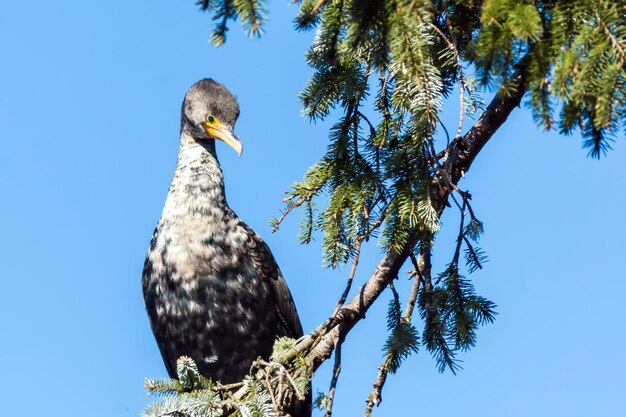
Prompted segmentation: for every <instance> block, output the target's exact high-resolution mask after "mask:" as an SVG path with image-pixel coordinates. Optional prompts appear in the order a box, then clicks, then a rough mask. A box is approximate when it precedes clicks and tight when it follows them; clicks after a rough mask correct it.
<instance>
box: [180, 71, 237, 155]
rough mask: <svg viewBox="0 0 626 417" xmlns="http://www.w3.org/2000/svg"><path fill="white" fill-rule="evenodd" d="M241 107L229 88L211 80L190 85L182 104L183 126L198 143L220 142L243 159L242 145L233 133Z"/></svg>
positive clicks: (207, 79)
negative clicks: (206, 141)
mask: <svg viewBox="0 0 626 417" xmlns="http://www.w3.org/2000/svg"><path fill="white" fill-rule="evenodd" d="M238 117H239V104H237V100H236V99H235V96H233V95H232V93H231V92H230V91H228V89H226V87H224V86H223V85H222V84H220V83H218V82H217V81H214V80H212V79H211V78H205V79H203V80H200V81H198V82H197V83H195V84H194V85H192V86H191V88H190V89H189V91H188V92H187V95H185V101H184V102H183V109H182V118H183V125H184V126H186V128H187V129H188V130H189V132H190V133H191V136H192V137H193V138H194V140H196V141H204V140H214V139H218V140H221V141H223V142H226V144H228V146H230V147H231V148H233V149H234V150H235V152H237V155H240V156H241V152H243V145H242V144H241V140H239V138H238V137H237V135H236V134H235V132H234V128H235V122H237V118H238Z"/></svg>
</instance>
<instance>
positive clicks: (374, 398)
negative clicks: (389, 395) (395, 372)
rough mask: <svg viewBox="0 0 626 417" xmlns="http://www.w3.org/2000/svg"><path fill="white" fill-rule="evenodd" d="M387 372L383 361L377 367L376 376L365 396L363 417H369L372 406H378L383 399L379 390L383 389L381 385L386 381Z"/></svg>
mask: <svg viewBox="0 0 626 417" xmlns="http://www.w3.org/2000/svg"><path fill="white" fill-rule="evenodd" d="M387 374H388V371H387V366H386V365H385V364H384V363H383V364H381V365H380V366H379V367H378V376H377V377H376V381H374V384H373V389H372V391H371V392H370V393H369V395H368V396H367V401H366V403H367V406H366V407H365V413H364V414H363V416H364V417H370V416H371V415H372V409H373V408H374V406H378V405H379V404H380V403H381V402H382V401H383V397H382V395H381V392H382V390H383V386H384V385H385V381H387Z"/></svg>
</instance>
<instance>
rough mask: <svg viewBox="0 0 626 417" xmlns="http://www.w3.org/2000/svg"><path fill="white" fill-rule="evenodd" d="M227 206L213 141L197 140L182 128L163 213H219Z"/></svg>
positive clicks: (204, 215) (181, 216)
mask: <svg viewBox="0 0 626 417" xmlns="http://www.w3.org/2000/svg"><path fill="white" fill-rule="evenodd" d="M226 210H227V203H226V197H225V193H224V179H223V176H222V169H221V168H220V164H219V162H218V160H217V155H216V154H215V141H214V140H202V141H196V140H195V139H194V138H193V137H192V136H191V134H190V133H189V132H188V131H187V130H186V129H183V130H182V132H181V137H180V148H179V151H178V161H177V163H176V171H175V172H174V178H173V179H172V184H171V185H170V190H169V193H168V195H167V200H166V203H165V207H164V211H163V215H164V216H173V217H180V218H188V217H189V215H194V216H202V217H213V218H216V217H221V216H223V214H224V212H225V211H226Z"/></svg>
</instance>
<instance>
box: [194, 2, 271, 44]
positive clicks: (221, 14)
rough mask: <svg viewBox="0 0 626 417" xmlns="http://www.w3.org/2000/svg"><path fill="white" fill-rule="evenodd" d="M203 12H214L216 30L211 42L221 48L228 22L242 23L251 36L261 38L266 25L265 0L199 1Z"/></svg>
mask: <svg viewBox="0 0 626 417" xmlns="http://www.w3.org/2000/svg"><path fill="white" fill-rule="evenodd" d="M196 4H197V5H199V6H200V8H201V10H203V11H207V12H212V14H213V21H214V22H215V29H214V30H213V34H212V36H211V42H212V43H213V44H214V45H216V46H221V45H223V44H224V42H226V33H227V32H228V21H229V20H237V19H239V21H240V22H241V24H242V25H243V27H244V29H245V30H246V33H248V35H249V36H260V35H261V34H262V33H263V25H264V24H265V15H266V14H267V12H266V8H265V0H198V1H197V2H196Z"/></svg>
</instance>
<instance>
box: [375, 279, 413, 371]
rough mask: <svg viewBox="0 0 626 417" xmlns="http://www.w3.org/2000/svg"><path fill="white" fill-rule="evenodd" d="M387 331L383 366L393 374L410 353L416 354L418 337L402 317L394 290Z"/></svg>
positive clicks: (388, 311)
mask: <svg viewBox="0 0 626 417" xmlns="http://www.w3.org/2000/svg"><path fill="white" fill-rule="evenodd" d="M387 329H388V330H389V336H388V337H387V341H386V342H385V346H384V347H383V351H384V352H385V359H384V362H383V363H384V365H385V367H386V368H387V370H388V371H389V372H390V373H392V374H393V373H395V372H396V371H397V370H398V368H400V365H401V364H402V362H403V361H404V360H405V359H406V358H408V357H409V356H410V355H411V354H412V353H417V351H418V348H419V336H418V332H417V329H416V328H415V326H413V324H412V323H411V322H410V321H409V320H407V319H405V318H403V317H402V313H401V306H400V300H399V298H398V294H397V293H396V292H395V290H394V298H393V299H392V300H391V301H390V302H389V308H388V310H387Z"/></svg>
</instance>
